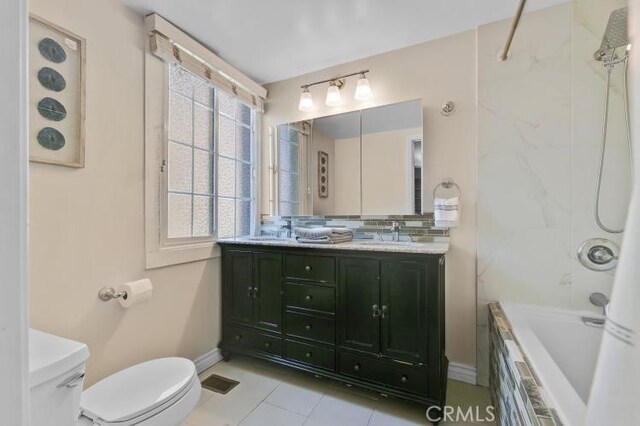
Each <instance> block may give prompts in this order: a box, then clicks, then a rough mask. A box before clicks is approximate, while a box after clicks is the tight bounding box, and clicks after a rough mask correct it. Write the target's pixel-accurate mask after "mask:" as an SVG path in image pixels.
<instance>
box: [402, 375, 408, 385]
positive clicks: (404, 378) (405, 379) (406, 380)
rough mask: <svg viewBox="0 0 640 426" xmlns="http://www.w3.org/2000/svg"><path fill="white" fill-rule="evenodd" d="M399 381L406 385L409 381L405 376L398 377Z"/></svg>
mask: <svg viewBox="0 0 640 426" xmlns="http://www.w3.org/2000/svg"><path fill="white" fill-rule="evenodd" d="M400 381H401V382H402V383H407V382H408V381H409V378H408V377H407V376H406V375H405V376H402V377H400Z"/></svg>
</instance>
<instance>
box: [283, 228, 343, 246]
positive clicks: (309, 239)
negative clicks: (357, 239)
mask: <svg viewBox="0 0 640 426" xmlns="http://www.w3.org/2000/svg"><path fill="white" fill-rule="evenodd" d="M294 232H295V234H296V239H297V240H298V242H299V243H312V244H314V243H315V244H336V243H346V242H349V241H351V240H353V231H351V230H350V229H348V228H295V229H294Z"/></svg>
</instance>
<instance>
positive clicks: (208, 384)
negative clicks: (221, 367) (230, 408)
mask: <svg viewBox="0 0 640 426" xmlns="http://www.w3.org/2000/svg"><path fill="white" fill-rule="evenodd" d="M239 384H240V382H237V381H235V380H231V379H227V378H226V377H222V376H218V375H217V374H212V375H210V376H209V377H207V378H206V379H204V380H203V381H202V387H203V388H205V389H209V390H210V391H214V392H217V393H221V394H223V395H226V394H227V393H229V391H230V390H231V389H233V388H235V387H236V386H238V385H239Z"/></svg>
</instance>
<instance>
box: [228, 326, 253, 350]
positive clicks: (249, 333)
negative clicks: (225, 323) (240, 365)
mask: <svg viewBox="0 0 640 426" xmlns="http://www.w3.org/2000/svg"><path fill="white" fill-rule="evenodd" d="M223 335H224V340H225V341H226V342H228V343H229V344H232V345H237V346H242V347H245V348H250V347H252V346H253V345H254V343H253V341H254V339H255V335H256V333H255V331H253V330H251V329H249V328H243V327H225V329H224V332H223Z"/></svg>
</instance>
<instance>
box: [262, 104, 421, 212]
mask: <svg viewBox="0 0 640 426" xmlns="http://www.w3.org/2000/svg"><path fill="white" fill-rule="evenodd" d="M422 134H423V131H422V102H421V101H420V100H415V101H408V102H401V103H397V104H391V105H385V106H381V107H376V108H370V109H365V110H362V111H354V112H349V113H345V114H338V115H332V116H328V117H320V118H316V119H314V120H312V121H302V122H297V123H290V124H282V125H280V126H278V127H277V128H276V137H275V138H273V139H272V141H274V140H275V141H276V143H275V144H274V145H273V146H272V161H273V164H272V167H273V169H272V170H273V172H274V173H273V175H274V177H273V178H272V180H271V197H272V198H271V200H272V201H273V202H272V206H273V207H274V208H273V214H275V215H279V216H303V215H304V216H307V215H316V216H333V215H411V214H422V212H423V196H422V187H423V181H422V176H423V172H424V171H423V162H424V147H423V143H422V138H423V136H422Z"/></svg>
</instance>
